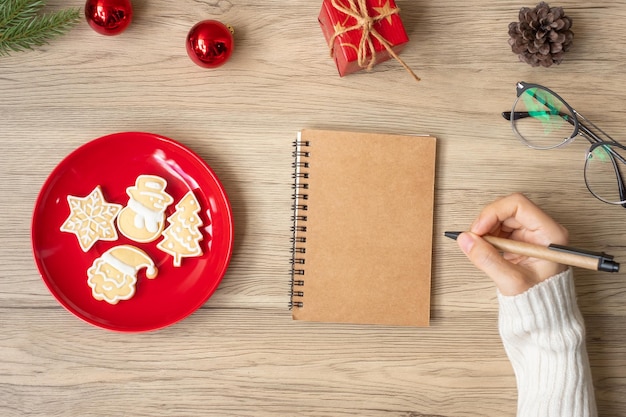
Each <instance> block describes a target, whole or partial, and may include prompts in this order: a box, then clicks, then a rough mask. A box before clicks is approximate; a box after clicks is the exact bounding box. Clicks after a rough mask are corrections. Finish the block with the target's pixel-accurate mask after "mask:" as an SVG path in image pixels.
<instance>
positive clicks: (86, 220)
mask: <svg viewBox="0 0 626 417" xmlns="http://www.w3.org/2000/svg"><path fill="white" fill-rule="evenodd" d="M67 203H68V204H69V206H70V215H69V217H68V218H67V219H66V220H65V222H64V223H63V225H61V231H62V232H68V233H74V234H75V235H76V237H77V238H78V243H79V244H80V248H81V249H82V250H83V252H87V251H88V250H89V249H91V247H92V246H93V245H94V244H95V243H96V242H97V241H98V240H117V231H116V230H115V225H114V223H113V222H114V220H115V218H116V217H117V215H118V214H119V212H120V210H121V209H122V206H121V205H120V204H112V203H108V202H107V201H106V200H105V199H104V196H103V195H102V190H101V189H100V186H99V185H98V186H96V188H94V190H93V191H92V192H91V193H90V194H89V195H88V196H86V197H76V196H73V195H68V196H67Z"/></svg>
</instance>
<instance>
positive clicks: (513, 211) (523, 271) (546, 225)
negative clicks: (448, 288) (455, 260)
mask: <svg viewBox="0 0 626 417" xmlns="http://www.w3.org/2000/svg"><path fill="white" fill-rule="evenodd" d="M483 235H492V236H497V237H503V238H507V239H512V240H519V241H522V242H528V243H533V244H536V245H542V246H548V245H550V244H552V243H554V244H558V245H566V244H567V240H568V236H569V234H568V232H567V229H565V228H564V227H563V226H561V225H560V224H558V223H557V222H556V221H554V220H553V219H552V218H551V217H550V216H548V215H547V214H546V213H544V212H543V211H542V210H541V209H540V208H539V207H537V206H536V205H535V204H534V203H532V202H531V201H530V200H529V199H528V198H526V197H525V196H524V195H522V194H519V193H516V194H511V195H509V196H506V197H503V198H501V199H498V200H496V201H494V202H493V203H491V204H489V205H488V206H486V207H485V208H484V209H483V210H482V211H481V213H480V215H479V216H478V218H477V219H476V220H475V221H474V223H473V224H472V226H471V227H470V229H469V233H461V234H460V235H459V237H458V238H457V243H458V244H459V246H460V248H461V250H462V251H463V252H464V253H465V254H466V255H467V257H468V258H469V260H470V261H471V262H472V263H473V264H474V265H475V266H476V267H477V268H479V269H480V270H482V271H483V272H485V273H486V274H487V275H488V276H489V277H490V278H491V279H492V280H493V281H494V282H495V284H496V286H497V287H498V289H499V290H500V293H502V294H503V295H517V294H521V293H523V292H525V291H526V290H528V289H529V288H531V287H532V286H534V285H535V284H538V283H539V282H541V281H544V280H546V279H548V278H550V277H552V276H554V275H556V274H558V273H560V272H563V271H565V270H566V269H567V267H566V266H564V265H561V264H557V263H554V262H550V261H545V260H542V259H535V258H529V257H527V256H522V255H515V254H512V253H503V254H501V253H500V252H499V251H498V250H497V249H496V248H494V247H493V246H492V245H490V244H489V243H487V242H486V241H485V240H484V239H482V237H481V236H483Z"/></svg>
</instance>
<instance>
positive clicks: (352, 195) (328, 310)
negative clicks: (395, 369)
mask: <svg viewBox="0 0 626 417" xmlns="http://www.w3.org/2000/svg"><path fill="white" fill-rule="evenodd" d="M294 146H295V150H294V159H295V160H294V164H293V165H294V170H295V173H294V178H295V183H294V196H293V197H294V204H293V209H294V216H293V221H294V225H293V257H292V281H291V303H290V307H291V310H292V317H293V319H294V320H304V321H315V322H332V323H357V324H381V325H398V326H428V324H429V318H430V280H431V268H432V241H433V210H434V186H435V153H436V139H435V138H434V137H431V136H400V135H385V134H375V133H357V132H340V131H324V130H303V131H301V132H299V134H298V137H297V139H296V141H295V142H294Z"/></svg>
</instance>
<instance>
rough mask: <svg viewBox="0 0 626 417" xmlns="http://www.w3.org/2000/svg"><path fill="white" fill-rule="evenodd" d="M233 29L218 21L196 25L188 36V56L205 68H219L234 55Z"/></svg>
mask: <svg viewBox="0 0 626 417" xmlns="http://www.w3.org/2000/svg"><path fill="white" fill-rule="evenodd" d="M233 33H234V31H233V28H232V27H230V26H226V25H225V24H223V23H221V22H218V21H217V20H203V21H202V22H198V23H196V24H195V25H194V26H193V27H192V28H191V30H190V31H189V33H188V34H187V44H186V45H187V55H189V58H191V60H192V61H193V62H195V63H196V64H198V65H199V66H201V67H203V68H217V67H219V66H220V65H223V64H224V63H226V61H228V59H229V58H230V55H231V54H232V53H233V47H234V39H233Z"/></svg>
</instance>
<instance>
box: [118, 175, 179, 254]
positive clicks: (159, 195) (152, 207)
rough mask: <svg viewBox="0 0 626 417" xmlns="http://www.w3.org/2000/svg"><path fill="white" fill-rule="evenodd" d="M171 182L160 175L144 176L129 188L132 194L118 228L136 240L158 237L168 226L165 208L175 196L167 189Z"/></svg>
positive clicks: (144, 240) (127, 192) (150, 239)
mask: <svg viewBox="0 0 626 417" xmlns="http://www.w3.org/2000/svg"><path fill="white" fill-rule="evenodd" d="M166 187H167V181H165V179H163V178H161V177H158V176H156V175H140V176H138V177H137V179H136V180H135V185H133V186H131V187H128V188H127V189H126V194H128V196H129V197H130V198H129V200H128V204H127V205H126V207H124V208H123V209H122V211H121V212H120V214H119V215H118V216H117V228H118V229H119V231H120V233H122V234H123V235H124V236H126V237H127V238H129V239H131V240H134V241H135V242H140V243H147V242H152V241H154V240H156V239H157V238H158V237H159V236H160V235H161V232H162V231H163V228H164V227H165V209H166V208H167V206H169V205H170V204H172V202H173V201H174V199H173V198H172V196H170V195H169V194H168V193H166V192H165V188H166Z"/></svg>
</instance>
